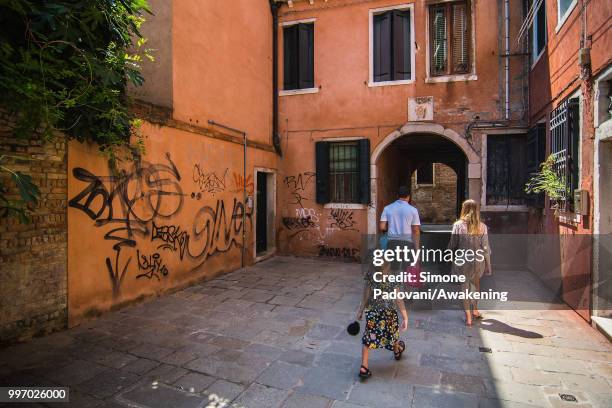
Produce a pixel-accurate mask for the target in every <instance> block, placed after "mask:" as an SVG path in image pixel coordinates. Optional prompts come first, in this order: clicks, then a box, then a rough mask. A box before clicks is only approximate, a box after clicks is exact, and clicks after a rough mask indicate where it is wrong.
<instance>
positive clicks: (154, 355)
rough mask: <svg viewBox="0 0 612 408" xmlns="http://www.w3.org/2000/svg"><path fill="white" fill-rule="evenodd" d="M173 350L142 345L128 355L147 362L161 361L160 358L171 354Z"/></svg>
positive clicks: (152, 345)
mask: <svg viewBox="0 0 612 408" xmlns="http://www.w3.org/2000/svg"><path fill="white" fill-rule="evenodd" d="M172 352H173V350H172V349H169V348H166V347H160V346H156V345H154V344H142V345H140V346H137V347H136V348H133V349H132V350H130V353H132V354H134V355H137V356H139V357H143V358H148V359H149V360H157V361H161V359H162V358H164V357H166V356H168V355H170V354H172Z"/></svg>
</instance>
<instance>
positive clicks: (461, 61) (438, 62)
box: [429, 1, 471, 76]
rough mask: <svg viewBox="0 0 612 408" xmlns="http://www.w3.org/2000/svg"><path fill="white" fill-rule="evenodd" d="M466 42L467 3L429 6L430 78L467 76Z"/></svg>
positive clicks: (467, 56) (456, 2)
mask: <svg viewBox="0 0 612 408" xmlns="http://www.w3.org/2000/svg"><path fill="white" fill-rule="evenodd" d="M470 43H471V27H470V7H469V2H467V1H454V2H444V3H441V4H435V5H432V6H430V8H429V49H430V66H431V67H430V71H431V72H430V73H431V75H432V76H440V75H455V74H465V73H469V72H470V70H471V62H470Z"/></svg>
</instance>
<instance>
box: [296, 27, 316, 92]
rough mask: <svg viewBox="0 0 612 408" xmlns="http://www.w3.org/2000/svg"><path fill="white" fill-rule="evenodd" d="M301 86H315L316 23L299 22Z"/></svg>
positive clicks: (299, 73) (302, 87) (299, 74)
mask: <svg viewBox="0 0 612 408" xmlns="http://www.w3.org/2000/svg"><path fill="white" fill-rule="evenodd" d="M298 27H299V28H298V30H299V41H298V42H299V68H298V77H299V79H298V82H299V88H300V89H305V88H313V87H314V24H299V25H298Z"/></svg>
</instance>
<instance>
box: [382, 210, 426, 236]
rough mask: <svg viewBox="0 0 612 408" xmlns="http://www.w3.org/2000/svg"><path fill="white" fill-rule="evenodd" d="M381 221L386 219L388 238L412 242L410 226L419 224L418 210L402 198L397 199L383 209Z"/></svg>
mask: <svg viewBox="0 0 612 408" xmlns="http://www.w3.org/2000/svg"><path fill="white" fill-rule="evenodd" d="M380 220H381V221H387V235H388V237H389V239H401V240H404V241H410V242H412V226H413V225H421V220H420V219H419V211H418V210H417V209H416V208H414V207H413V206H411V205H410V204H408V203H407V202H406V201H404V200H397V201H395V202H394V203H391V204H389V205H388V206H386V207H385V208H384V209H383V212H382V214H381V215H380Z"/></svg>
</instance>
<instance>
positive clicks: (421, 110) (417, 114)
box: [408, 96, 434, 122]
mask: <svg viewBox="0 0 612 408" xmlns="http://www.w3.org/2000/svg"><path fill="white" fill-rule="evenodd" d="M433 109H434V98H433V96H418V97H416V98H408V121H409V122H414V121H424V120H433Z"/></svg>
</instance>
